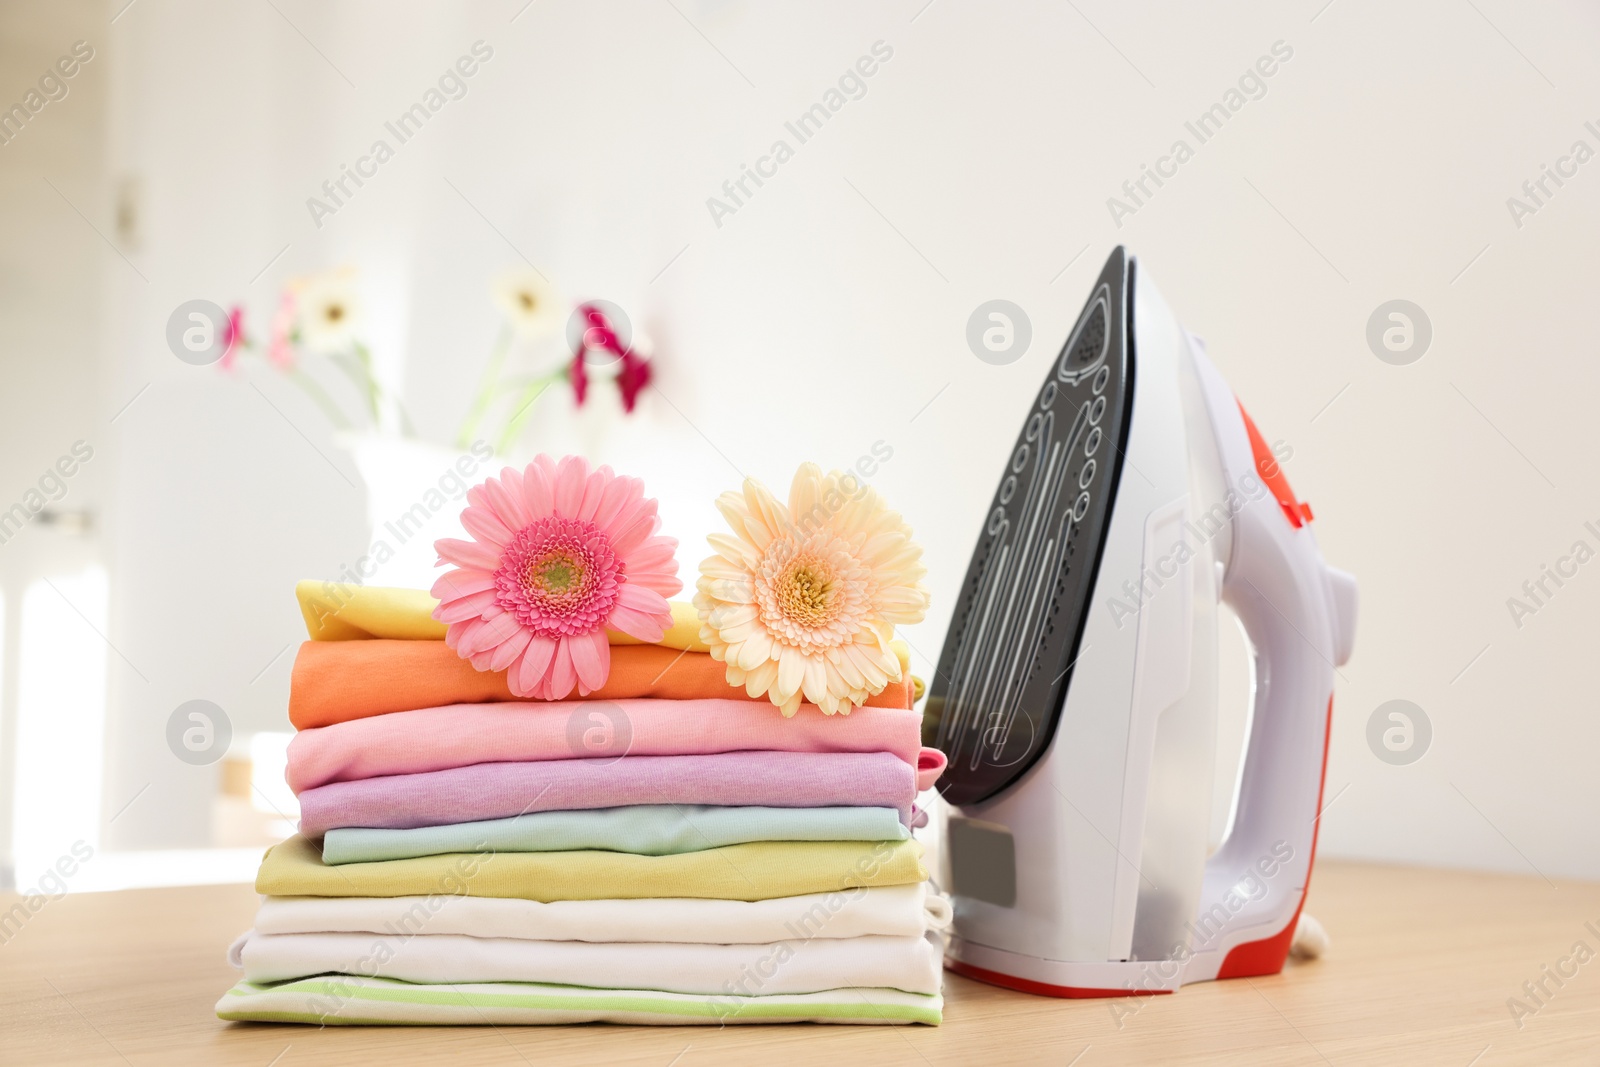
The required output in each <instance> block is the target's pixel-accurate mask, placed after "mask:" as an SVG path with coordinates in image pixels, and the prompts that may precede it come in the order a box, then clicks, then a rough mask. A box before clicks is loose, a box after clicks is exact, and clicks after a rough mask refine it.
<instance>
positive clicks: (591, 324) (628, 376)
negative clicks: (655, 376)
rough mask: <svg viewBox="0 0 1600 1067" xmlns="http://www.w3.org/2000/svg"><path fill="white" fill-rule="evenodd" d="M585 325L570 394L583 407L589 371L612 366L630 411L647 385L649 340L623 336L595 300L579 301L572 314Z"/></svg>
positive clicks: (626, 409) (570, 374)
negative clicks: (579, 317)
mask: <svg viewBox="0 0 1600 1067" xmlns="http://www.w3.org/2000/svg"><path fill="white" fill-rule="evenodd" d="M575 314H577V315H578V316H581V319H580V321H581V322H582V323H583V324H584V328H583V330H582V332H581V333H579V335H578V339H577V341H576V343H575V344H574V346H573V347H574V348H575V351H574V352H573V354H572V365H571V367H570V368H569V370H568V377H569V378H570V379H571V381H572V394H573V396H574V397H575V398H576V400H577V403H578V406H579V407H582V406H583V403H584V401H585V400H587V399H588V395H589V372H590V370H591V368H593V367H596V366H615V367H616V373H615V374H614V375H612V380H614V381H615V382H616V383H617V390H618V392H619V393H620V394H621V396H622V410H623V411H624V412H626V413H628V414H630V415H631V414H633V408H634V405H635V404H636V403H638V400H639V394H640V393H642V392H643V391H644V387H645V386H647V385H649V384H650V375H651V371H650V347H651V346H650V341H649V339H648V338H646V337H645V336H644V335H642V334H639V335H635V336H634V337H632V338H631V339H630V338H624V337H623V336H622V334H621V332H620V331H619V330H618V329H617V327H616V326H614V325H613V324H612V322H611V317H610V316H609V315H608V314H607V313H606V310H605V308H604V307H602V306H600V305H599V304H598V303H586V304H579V305H578V310H577V312H576V313H575Z"/></svg>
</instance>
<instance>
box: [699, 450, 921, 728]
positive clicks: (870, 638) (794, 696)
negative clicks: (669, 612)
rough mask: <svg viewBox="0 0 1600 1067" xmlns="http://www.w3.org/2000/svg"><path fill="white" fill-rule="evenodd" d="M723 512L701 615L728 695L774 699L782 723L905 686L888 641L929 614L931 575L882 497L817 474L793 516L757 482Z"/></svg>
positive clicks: (808, 480)
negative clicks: (925, 582) (725, 528)
mask: <svg viewBox="0 0 1600 1067" xmlns="http://www.w3.org/2000/svg"><path fill="white" fill-rule="evenodd" d="M717 508H718V510H720V511H721V512H722V514H723V516H724V517H725V518H726V519H727V520H728V525H729V526H731V527H732V528H733V533H732V534H731V535H730V534H712V535H711V537H710V538H709V540H710V542H711V547H712V548H714V549H716V553H715V554H714V555H712V556H710V557H708V558H707V559H706V560H705V561H704V562H703V563H701V564H700V575H701V577H700V579H699V581H698V582H696V584H695V588H696V589H697V590H698V592H697V593H696V594H695V598H694V603H695V607H696V608H697V609H699V612H700V637H701V639H702V640H703V641H705V642H706V644H708V645H709V646H710V647H711V655H712V658H714V659H718V660H721V661H723V662H725V663H726V664H727V665H728V683H729V684H730V685H742V686H744V688H745V691H746V692H747V693H749V694H750V696H752V697H759V696H761V695H762V694H763V693H765V694H766V695H767V697H768V699H770V700H771V701H772V703H774V704H775V705H777V706H778V708H779V709H780V710H782V712H783V713H784V715H793V714H794V713H795V711H796V710H798V708H799V707H800V702H801V700H802V699H803V700H805V701H806V702H808V703H811V704H815V705H817V706H818V707H820V708H821V709H822V710H823V711H824V712H825V713H827V714H829V715H833V714H835V713H843V714H849V712H850V710H851V708H853V707H855V706H857V705H860V704H864V703H866V701H867V698H868V697H870V696H872V695H873V694H875V693H879V692H882V691H883V688H884V687H885V686H886V685H888V684H889V683H890V682H891V681H899V680H900V676H901V675H900V660H899V658H898V657H896V656H895V654H894V652H893V651H892V650H891V649H890V648H889V641H890V639H891V638H892V637H893V636H894V628H895V626H896V625H897V624H899V625H909V624H911V623H917V622H921V621H922V617H923V615H924V614H926V613H927V610H928V591H927V590H926V589H924V588H923V586H922V584H921V582H920V579H921V578H922V576H923V575H924V574H926V573H927V569H926V568H925V567H923V566H922V547H921V546H920V545H918V544H916V543H915V542H914V541H912V540H911V529H910V527H908V526H907V525H906V524H905V523H904V522H902V521H901V519H900V516H899V514H898V513H896V512H893V511H890V510H889V508H888V507H887V506H886V505H885V504H884V502H883V499H882V498H881V497H880V496H879V495H878V493H877V491H876V490H874V489H872V488H871V487H869V486H867V485H865V484H864V483H863V482H862V481H861V480H860V479H859V478H857V477H856V476H855V475H853V474H840V473H839V472H838V471H832V472H830V473H829V474H827V475H824V474H823V473H822V470H821V468H819V467H818V466H817V465H816V464H814V463H807V464H805V465H804V466H802V467H801V468H800V469H799V470H798V471H796V472H795V476H794V485H793V487H792V488H791V489H790V490H789V503H788V506H787V507H785V506H784V505H783V504H781V503H779V501H778V499H777V498H776V497H774V496H773V495H772V493H771V491H770V490H768V489H767V487H766V486H764V485H762V484H761V483H760V482H757V481H755V480H754V479H750V478H747V479H745V483H744V493H743V495H741V494H739V493H723V494H722V496H721V497H719V498H718V500H717Z"/></svg>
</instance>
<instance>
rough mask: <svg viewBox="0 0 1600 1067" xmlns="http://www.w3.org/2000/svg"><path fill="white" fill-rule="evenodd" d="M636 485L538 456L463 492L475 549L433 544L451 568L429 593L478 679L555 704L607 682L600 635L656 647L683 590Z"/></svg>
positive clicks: (606, 652)
mask: <svg viewBox="0 0 1600 1067" xmlns="http://www.w3.org/2000/svg"><path fill="white" fill-rule="evenodd" d="M656 508H657V505H656V501H655V500H653V499H647V498H646V497H645V495H644V483H642V482H640V481H639V479H637V478H629V477H624V476H619V475H616V474H614V473H612V470H611V468H610V467H601V468H599V469H598V470H595V471H593V472H590V470H589V467H588V464H587V463H585V462H584V460H583V459H582V458H580V457H578V456H567V457H565V458H563V459H562V460H561V461H560V462H559V463H557V462H555V461H554V460H552V459H551V458H550V457H549V456H545V455H540V456H538V457H536V458H535V459H534V461H533V462H532V463H530V464H528V466H527V467H526V468H524V469H523V470H521V471H518V470H516V469H514V468H511V467H507V468H505V470H503V471H501V472H500V476H499V477H498V478H490V479H488V480H487V481H485V482H483V483H482V484H481V485H476V486H473V487H472V489H470V490H468V492H467V508H466V510H465V511H463V512H462V513H461V524H462V525H463V526H464V527H466V530H467V532H468V533H469V534H471V535H472V540H470V541H463V540H458V539H455V538H441V539H440V540H438V541H436V542H434V548H435V549H436V550H437V551H438V553H439V556H440V562H441V563H449V564H453V565H454V568H455V569H453V570H450V571H448V572H446V573H445V574H444V575H443V576H442V577H440V578H439V580H438V581H437V582H435V583H434V586H433V595H434V596H435V597H437V598H438V599H439V606H438V607H437V608H436V609H434V613H433V617H434V618H435V619H437V620H438V621H440V622H442V623H445V624H446V627H447V629H446V633H445V643H446V644H448V645H449V646H450V647H451V648H453V649H455V650H456V652H458V653H459V654H460V655H461V657H462V658H463V659H467V660H469V661H471V663H472V665H473V666H474V667H476V668H477V669H478V670H480V671H505V672H506V681H507V683H508V684H509V686H510V688H511V691H512V693H514V694H516V695H517V696H520V697H533V698H536V699H540V700H561V699H564V698H565V697H566V696H567V695H568V694H570V693H571V692H572V690H573V688H574V687H576V688H577V690H578V693H579V695H580V696H587V695H588V694H590V693H592V692H594V691H595V690H596V689H599V688H600V687H601V686H602V685H604V684H605V681H606V678H607V677H608V676H609V675H610V673H611V645H610V642H609V640H608V638H607V636H606V630H607V629H608V628H609V629H612V630H617V631H620V632H621V633H625V634H628V635H629V636H631V637H634V638H637V639H638V640H640V641H647V642H649V641H659V640H661V636H662V634H663V633H664V632H665V631H666V628H667V627H668V626H670V625H671V624H672V609H671V608H670V606H669V605H668V604H667V600H666V598H667V597H669V596H672V595H674V594H675V593H677V592H679V591H680V590H681V589H682V588H683V583H682V582H681V581H680V580H679V579H678V561H677V558H676V556H675V552H676V550H677V547H678V542H677V540H676V539H675V538H671V537H663V536H660V535H658V534H657V533H656V530H657V529H658V528H659V527H660V525H661V519H660V516H659V515H658V514H657V511H656Z"/></svg>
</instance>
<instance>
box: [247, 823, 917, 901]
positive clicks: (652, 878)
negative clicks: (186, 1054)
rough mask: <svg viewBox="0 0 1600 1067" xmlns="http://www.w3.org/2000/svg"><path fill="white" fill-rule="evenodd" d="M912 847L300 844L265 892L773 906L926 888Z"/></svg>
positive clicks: (273, 871) (281, 851)
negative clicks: (812, 896)
mask: <svg viewBox="0 0 1600 1067" xmlns="http://www.w3.org/2000/svg"><path fill="white" fill-rule="evenodd" d="M921 856H922V846H921V845H920V844H918V843H917V842H916V841H915V840H906V841H755V842H750V843H748V844H742V845H725V846H723V847H722V848H710V849H706V850H704V851H702V852H686V853H682V854H679V855H675V856H636V855H632V854H629V853H626V852H602V851H598V850H596V851H583V852H500V853H495V852H492V851H489V850H488V849H487V848H485V850H484V851H482V852H451V853H445V854H443V855H438V856H416V857H413V858H410V859H401V860H379V861H377V862H373V863H345V864H339V865H328V864H324V863H323V862H322V856H321V854H320V853H319V852H318V850H317V846H316V845H314V844H312V843H311V842H310V841H307V840H306V839H305V838H303V837H300V836H299V835H296V836H294V837H291V838H290V839H289V840H287V841H285V842H283V844H281V845H274V846H273V847H272V848H270V849H268V850H267V854H266V857H265V858H264V859H263V860H262V861H261V870H260V872H259V873H258V874H257V875H256V892H258V893H263V894H266V895H267V896H275V897H287V896H299V897H409V896H429V895H431V894H450V895H463V896H473V897H511V898H516V899H520V900H539V901H546V902H548V901H552V900H631V899H639V898H643V897H699V898H707V899H713V900H769V899H771V898H773V897H792V896H799V895H801V894H803V893H828V892H834V891H838V890H844V889H854V888H856V887H857V886H879V885H908V884H910V883H912V882H921V881H925V880H926V879H927V877H928V872H927V871H926V870H924V869H923V867H922V864H921V863H920V862H918V861H919V859H920V858H921Z"/></svg>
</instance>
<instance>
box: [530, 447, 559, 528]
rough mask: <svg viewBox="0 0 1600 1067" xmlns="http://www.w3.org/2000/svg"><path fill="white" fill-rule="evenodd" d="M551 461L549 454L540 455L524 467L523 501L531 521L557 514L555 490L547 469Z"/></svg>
mask: <svg viewBox="0 0 1600 1067" xmlns="http://www.w3.org/2000/svg"><path fill="white" fill-rule="evenodd" d="M540 460H543V461H544V463H540ZM549 462H550V457H549V456H539V457H537V458H535V459H534V461H533V462H532V463H530V464H528V465H527V466H526V467H524V468H523V469H522V501H523V507H525V508H526V509H527V511H528V521H529V522H532V521H533V520H535V519H543V518H546V517H548V516H550V515H553V514H555V492H554V490H553V489H552V488H551V486H550V472H549V471H548V470H546V466H548V464H549Z"/></svg>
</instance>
